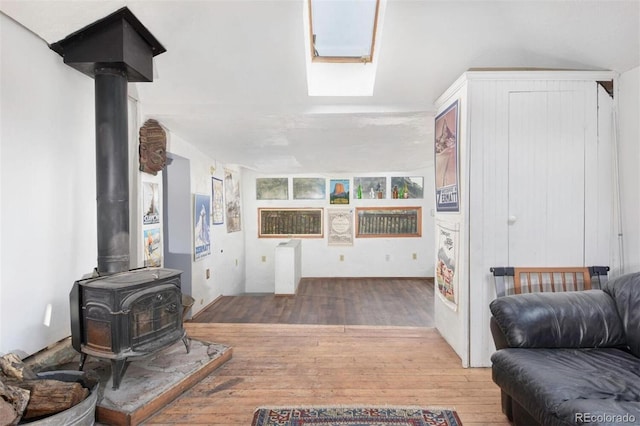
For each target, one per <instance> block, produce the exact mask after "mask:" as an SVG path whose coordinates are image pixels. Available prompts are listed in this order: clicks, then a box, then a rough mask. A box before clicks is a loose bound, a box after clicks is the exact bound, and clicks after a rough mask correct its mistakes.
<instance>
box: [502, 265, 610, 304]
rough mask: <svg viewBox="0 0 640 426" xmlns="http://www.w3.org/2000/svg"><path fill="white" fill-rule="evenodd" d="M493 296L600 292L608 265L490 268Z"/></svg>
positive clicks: (605, 278)
mask: <svg viewBox="0 0 640 426" xmlns="http://www.w3.org/2000/svg"><path fill="white" fill-rule="evenodd" d="M490 271H491V272H492V273H493V277H494V283H495V286H496V296H497V297H502V296H508V295H511V294H523V293H538V292H558V291H580V290H591V289H600V288H602V286H603V285H604V283H606V281H607V273H608V272H609V267H608V266H580V267H510V266H507V267H493V268H491V269H490Z"/></svg>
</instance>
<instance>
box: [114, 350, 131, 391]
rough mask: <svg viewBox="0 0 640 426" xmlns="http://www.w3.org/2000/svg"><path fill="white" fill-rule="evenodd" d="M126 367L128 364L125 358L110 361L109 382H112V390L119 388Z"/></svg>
mask: <svg viewBox="0 0 640 426" xmlns="http://www.w3.org/2000/svg"><path fill="white" fill-rule="evenodd" d="M128 365H129V363H128V362H127V358H124V359H112V360H111V381H112V382H113V387H112V389H113V390H117V389H118V388H119V387H120V380H122V376H124V372H125V370H126V369H127V366H128Z"/></svg>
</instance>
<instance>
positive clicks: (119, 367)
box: [78, 334, 191, 390]
mask: <svg viewBox="0 0 640 426" xmlns="http://www.w3.org/2000/svg"><path fill="white" fill-rule="evenodd" d="M182 343H184V347H185V349H186V350H187V353H190V352H191V339H190V338H189V337H188V336H187V335H186V334H185V335H184V337H183V338H182ZM87 356H88V355H87V354H86V353H84V352H82V353H81V354H80V365H79V366H78V370H79V371H82V370H83V369H84V364H85V362H86V361H87ZM110 361H111V381H112V382H113V390H117V389H118V388H119V387H120V381H121V380H122V376H124V372H125V371H126V370H127V366H128V365H129V362H128V360H127V358H123V359H112V360H110Z"/></svg>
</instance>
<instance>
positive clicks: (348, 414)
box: [251, 404, 462, 426]
mask: <svg viewBox="0 0 640 426" xmlns="http://www.w3.org/2000/svg"><path fill="white" fill-rule="evenodd" d="M251 425H252V426H305V425H326V426H328V425H332V426H338V425H344V426H349V425H352V426H355V425H357V426H367V425H375V426H383V425H396V426H402V425H405V426H410V425H412V426H462V422H461V421H460V418H459V417H458V414H457V413H456V411H455V410H454V409H452V408H444V407H424V406H414V405H411V406H407V405H361V404H360V405H326V406H323V405H320V406H319V405H312V406H281V407H277V406H262V407H259V408H257V409H256V411H255V412H254V414H253V422H252V423H251Z"/></svg>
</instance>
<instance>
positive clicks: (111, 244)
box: [95, 67, 130, 275]
mask: <svg viewBox="0 0 640 426" xmlns="http://www.w3.org/2000/svg"><path fill="white" fill-rule="evenodd" d="M95 113H96V194H97V197H96V199H97V207H98V214H97V219H98V273H99V274H100V275H111V274H115V273H118V272H124V271H128V270H129V269H130V261H129V170H128V168H129V152H128V150H129V148H128V105H127V73H126V71H125V70H124V69H120V68H117V67H96V69H95Z"/></svg>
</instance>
